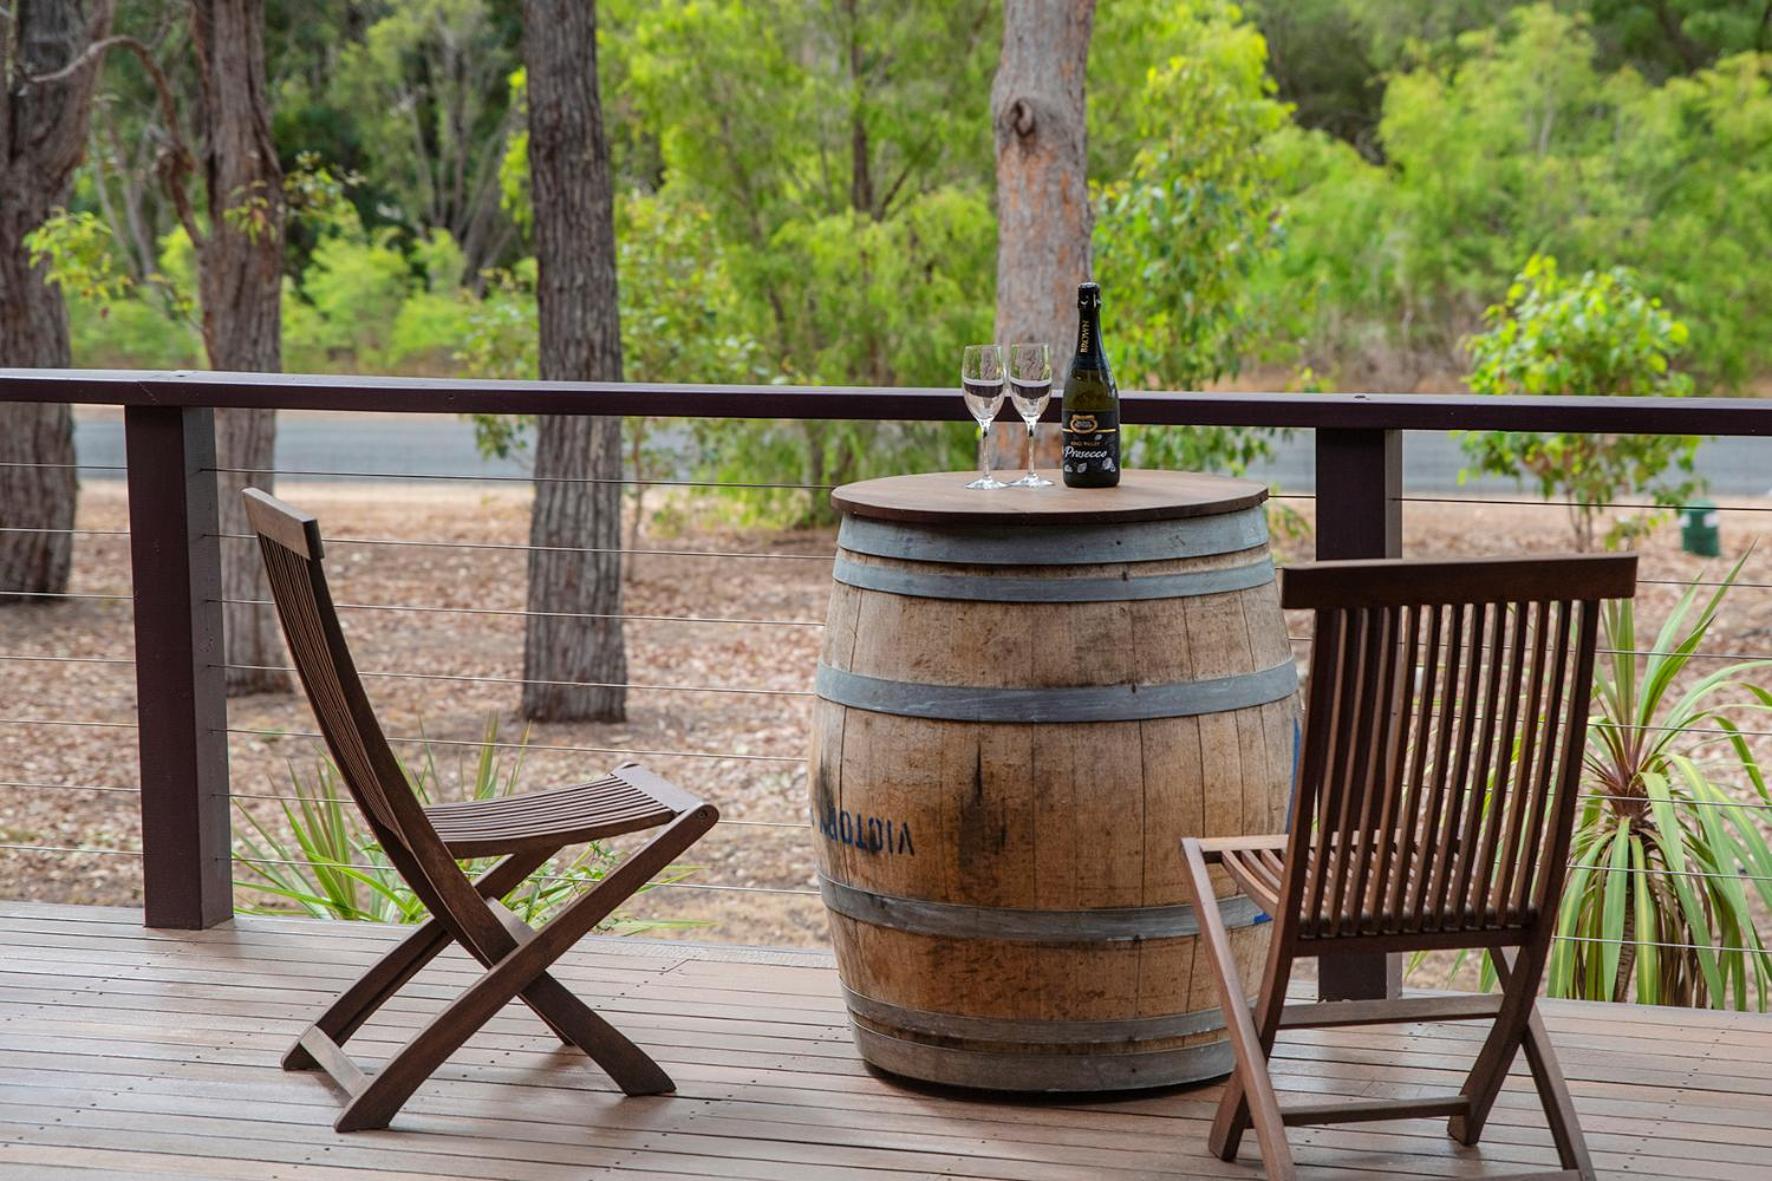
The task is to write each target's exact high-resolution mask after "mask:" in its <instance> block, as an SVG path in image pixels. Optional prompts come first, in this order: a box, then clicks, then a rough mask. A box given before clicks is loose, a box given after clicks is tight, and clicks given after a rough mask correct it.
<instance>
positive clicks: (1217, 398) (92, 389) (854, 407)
mask: <svg viewBox="0 0 1772 1181" xmlns="http://www.w3.org/2000/svg"><path fill="white" fill-rule="evenodd" d="M0 402H70V403H75V404H80V405H103V406H165V407H182V406H216V407H251V408H260V409H279V410H346V411H372V412H375V413H397V414H606V415H616V416H624V415H644V416H649V417H659V418H790V419H879V420H892V421H942V420H952V421H963V420H965V419H966V418H967V414H966V410H965V407H964V406H963V404H962V403H961V401H960V399H959V398H957V397H955V395H954V391H953V390H951V389H915V388H871V387H865V386H778V385H654V384H646V383H641V382H540V381H470V380H466V379H457V378H435V377H353V376H335V375H332V374H299V373H211V372H207V371H189V370H172V371H165V372H161V371H153V370H130V369H0ZM1121 403H1122V414H1123V417H1124V419H1125V421H1127V422H1130V423H1142V424H1149V425H1188V426H1259V427H1310V428H1317V429H1327V430H1338V429H1339V430H1350V429H1351V430H1425V431H1439V430H1510V431H1543V430H1556V431H1590V432H1602V431H1603V432H1606V433H1610V434H1682V435H1772V398H1615V397H1582V396H1558V397H1478V396H1475V395H1471V394H1295V393H1283V394H1281V393H1276V394H1262V393H1234V394H1232V393H1167V392H1160V391H1148V390H1125V391H1122V392H1121ZM1057 413H1058V411H1057V403H1056V402H1055V403H1054V404H1053V406H1052V407H1050V408H1048V411H1047V417H1048V418H1049V419H1054V420H1055V419H1056V416H1057Z"/></svg>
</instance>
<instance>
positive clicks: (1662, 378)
mask: <svg viewBox="0 0 1772 1181" xmlns="http://www.w3.org/2000/svg"><path fill="white" fill-rule="evenodd" d="M1484 319H1485V320H1486V321H1487V322H1488V324H1489V330H1488V331H1487V332H1484V333H1481V334H1479V335H1477V336H1474V337H1472V338H1471V339H1470V341H1469V342H1468V347H1469V349H1470V355H1471V372H1470V376H1469V377H1468V378H1467V379H1466V380H1467V381H1468V383H1469V384H1470V388H1471V390H1472V392H1474V393H1478V394H1528V395H1536V394H1563V395H1567V394H1580V395H1595V396H1600V395H1607V396H1612V397H1629V396H1637V395H1650V394H1658V395H1661V396H1662V397H1680V396H1683V395H1686V394H1690V393H1691V392H1692V379H1691V378H1690V377H1687V376H1686V375H1685V374H1683V373H1679V372H1676V371H1675V370H1674V369H1673V367H1672V360H1673V358H1674V357H1675V356H1677V355H1678V354H1679V353H1680V351H1681V350H1682V349H1684V348H1685V346H1686V340H1687V334H1686V326H1685V325H1684V324H1682V323H1681V322H1680V321H1679V320H1676V319H1675V318H1674V317H1673V316H1672V315H1671V314H1669V313H1668V311H1667V310H1666V309H1664V308H1663V307H1662V306H1661V301H1660V300H1659V299H1656V298H1654V297H1652V296H1650V295H1647V294H1645V293H1644V292H1643V290H1642V288H1641V285H1640V282H1639V281H1638V279H1637V277H1636V276H1635V275H1634V274H1632V273H1631V272H1630V271H1628V270H1625V269H1624V268H1622V267H1614V268H1613V269H1612V270H1609V271H1604V272H1594V271H1588V272H1587V273H1586V274H1584V275H1582V276H1581V277H1580V278H1578V279H1574V280H1570V279H1566V278H1564V277H1563V276H1562V275H1560V274H1559V273H1558V271H1557V260H1556V259H1554V258H1548V257H1543V256H1540V255H1534V256H1533V257H1532V258H1531V259H1530V260H1529V261H1528V262H1527V263H1526V269H1525V270H1524V271H1522V272H1521V273H1520V275H1519V277H1518V278H1516V279H1515V280H1514V283H1513V286H1511V287H1509V288H1508V292H1507V298H1506V300H1505V301H1504V302H1502V303H1500V304H1496V305H1495V306H1493V307H1491V308H1490V309H1489V310H1488V311H1487V312H1486V313H1485V314H1484ZM1457 435H1458V438H1459V441H1460V443H1461V444H1462V446H1463V447H1464V450H1465V453H1466V454H1467V455H1468V456H1470V458H1471V459H1472V460H1473V461H1474V463H1475V467H1476V470H1477V471H1481V472H1492V473H1495V474H1498V475H1505V476H1513V477H1515V478H1516V479H1521V478H1525V477H1530V478H1531V479H1532V480H1533V481H1534V482H1535V483H1536V485H1537V487H1538V492H1539V495H1541V496H1543V497H1544V498H1545V499H1547V500H1549V499H1551V498H1553V497H1562V498H1563V499H1564V500H1566V501H1567V502H1568V506H1569V518H1570V525H1571V527H1572V529H1573V531H1574V540H1575V547H1576V548H1577V549H1580V550H1589V549H1592V548H1593V547H1594V542H1595V533H1596V530H1597V527H1598V519H1599V515H1600V513H1601V512H1602V511H1603V509H1604V507H1605V506H1607V505H1609V504H1613V503H1614V502H1616V501H1617V500H1618V498H1619V497H1620V496H1622V495H1624V494H1626V493H1634V494H1638V495H1642V494H1647V495H1649V496H1650V497H1651V498H1652V499H1653V500H1654V502H1655V503H1656V504H1660V505H1678V504H1681V503H1683V502H1684V501H1686V500H1688V499H1690V498H1691V496H1692V495H1693V494H1694V493H1695V492H1697V490H1698V489H1699V488H1700V487H1701V486H1702V482H1701V481H1699V480H1698V479H1696V478H1690V477H1691V473H1692V464H1693V458H1694V456H1695V455H1696V454H1697V451H1698V443H1699V440H1698V439H1697V438H1696V437H1694V436H1690V435H1611V434H1598V433H1593V432H1573V431H1567V432H1558V433H1554V434H1539V433H1533V432H1529V431H1473V432H1458V433H1457ZM1669 469H1673V470H1674V471H1676V472H1679V473H1682V474H1684V475H1685V476H1686V477H1688V478H1685V479H1680V480H1678V481H1677V482H1674V483H1668V482H1665V481H1664V480H1663V476H1664V475H1666V473H1667V472H1668V471H1669ZM1653 519H1654V518H1653V517H1651V516H1649V515H1647V514H1644V515H1639V516H1636V517H1626V518H1621V519H1620V520H1619V521H1618V522H1617V523H1616V524H1614V525H1613V527H1612V529H1611V531H1610V532H1609V533H1608V535H1607V537H1606V539H1605V540H1606V542H1607V543H1608V544H1609V545H1610V544H1616V543H1617V542H1619V541H1621V540H1624V539H1625V538H1628V537H1631V536H1634V535H1636V534H1639V533H1641V532H1643V531H1644V530H1645V529H1647V528H1648V527H1649V525H1650V524H1651V523H1652V521H1653Z"/></svg>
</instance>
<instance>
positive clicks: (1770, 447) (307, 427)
mask: <svg viewBox="0 0 1772 1181" xmlns="http://www.w3.org/2000/svg"><path fill="white" fill-rule="evenodd" d="M74 440H75V448H76V450H77V451H78V452H79V457H80V460H81V462H83V463H93V464H107V465H113V464H121V463H122V462H123V424H122V423H121V422H118V421H109V420H92V419H86V420H82V421H80V422H79V424H78V426H77V427H76V430H75V435H74ZM1277 450H1278V454H1277V455H1276V456H1275V458H1274V461H1273V462H1272V463H1269V464H1266V465H1263V466H1262V467H1261V468H1260V469H1259V470H1257V471H1255V472H1253V473H1251V474H1253V475H1255V476H1257V477H1258V478H1260V479H1263V480H1266V481H1268V482H1270V483H1273V484H1277V485H1278V486H1279V487H1281V488H1282V489H1298V490H1308V489H1309V488H1310V487H1311V486H1312V484H1313V483H1314V480H1315V468H1316V464H1315V459H1314V456H1313V453H1312V445H1311V433H1310V432H1309V431H1300V432H1298V433H1297V434H1296V435H1295V436H1294V437H1293V438H1292V439H1291V440H1290V441H1288V442H1285V443H1281V444H1279V445H1278V448H1277ZM1462 466H1463V457H1462V454H1461V453H1460V452H1459V450H1458V445H1457V444H1456V443H1455V442H1453V440H1452V439H1451V437H1450V436H1448V435H1445V434H1442V433H1435V432H1425V431H1409V432H1406V434H1405V436H1404V441H1403V485H1404V488H1405V489H1407V490H1408V491H1411V492H1420V493H1437V492H1453V491H1458V490H1460V488H1461V486H1460V485H1459V483H1458V472H1459V469H1460V467H1462ZM277 467H278V468H279V469H282V470H286V471H310V472H316V471H317V472H385V473H398V474H401V475H417V474H433V475H522V474H524V471H525V468H524V465H523V464H522V463H521V462H520V461H513V460H496V459H494V460H488V459H484V458H482V457H481V456H480V455H479V453H478V452H477V451H476V450H475V448H474V432H473V428H472V427H471V426H470V425H469V424H468V423H466V422H464V421H462V420H460V419H457V418H455V417H452V416H449V415H405V416H399V415H375V416H360V417H346V416H342V415H306V414H299V413H293V412H287V411H286V412H284V413H283V414H282V415H281V416H280V418H279V423H278V428H277ZM1699 470H1700V471H1701V472H1703V473H1704V475H1705V476H1706V477H1707V478H1708V479H1709V480H1710V485H1711V492H1712V494H1713V495H1719V496H1729V495H1735V496H1767V495H1772V440H1769V439H1718V440H1714V441H1711V442H1708V443H1706V444H1705V445H1704V447H1703V449H1702V450H1701V451H1700V453H1699ZM120 476H121V473H120V472H88V473H87V474H86V478H88V479H115V478H118V477H120ZM285 478H286V479H288V480H292V481H294V480H298V479H300V477H293V476H292V477H285ZM1514 488H1515V485H1514V483H1513V482H1512V481H1510V480H1504V479H1498V478H1494V477H1484V478H1480V479H1477V480H1473V481H1471V482H1470V483H1468V484H1465V485H1463V486H1462V490H1463V491H1467V492H1473V491H1478V490H1481V491H1488V492H1511V491H1513V490H1514Z"/></svg>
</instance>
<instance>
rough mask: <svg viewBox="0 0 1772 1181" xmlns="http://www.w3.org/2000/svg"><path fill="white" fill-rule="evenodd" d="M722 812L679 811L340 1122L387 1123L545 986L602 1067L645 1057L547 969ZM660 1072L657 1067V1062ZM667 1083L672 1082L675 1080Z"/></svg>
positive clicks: (503, 965) (410, 1051) (403, 1056)
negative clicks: (522, 997) (575, 1009)
mask: <svg viewBox="0 0 1772 1181" xmlns="http://www.w3.org/2000/svg"><path fill="white" fill-rule="evenodd" d="M716 816H717V814H716V813H715V812H714V810H713V809H712V808H710V807H706V806H703V807H701V808H697V809H696V810H695V811H693V812H688V813H685V814H683V815H682V816H679V817H678V818H677V819H676V820H674V821H673V822H672V823H671V825H670V826H669V827H668V828H666V829H665V830H664V832H662V833H661V834H659V836H657V837H655V838H654V839H653V840H652V841H651V842H649V843H648V844H647V845H646V846H645V847H644V848H642V849H640V850H639V851H638V852H636V853H634V854H633V855H632V856H630V857H629V858H628V859H627V860H626V861H624V862H622V863H621V865H619V866H617V867H616V868H615V870H614V871H613V872H611V873H610V874H609V876H608V877H606V878H604V879H603V881H602V883H601V884H599V885H598V886H597V887H595V888H594V889H592V890H590V891H589V892H588V893H586V894H585V895H583V896H582V897H580V898H579V899H578V900H577V901H575V902H573V903H572V904H571V905H570V906H568V907H567V908H566V909H565V911H563V912H562V913H561V914H560V915H559V916H558V917H557V918H555V919H554V921H552V922H550V923H549V924H547V926H545V927H542V928H541V929H540V930H538V931H537V932H536V933H535V937H534V938H533V939H530V940H529V941H528V942H526V943H523V944H520V945H519V946H517V947H516V948H515V949H514V950H512V951H511V952H510V954H508V955H506V956H505V957H504V958H503V959H501V960H499V961H498V963H496V964H494V965H493V966H492V967H491V969H490V970H488V971H487V973H486V974H485V975H484V976H481V977H480V978H479V979H478V980H476V981H475V982H474V983H473V984H472V985H471V986H470V987H469V988H468V990H467V991H466V992H464V993H462V994H461V995H460V996H458V997H456V998H455V1000H453V1001H451V1002H450V1004H449V1006H448V1007H447V1008H446V1009H444V1010H443V1012H442V1013H441V1014H440V1015H439V1016H438V1017H437V1018H436V1020H434V1021H432V1022H431V1023H430V1024H429V1025H427V1026H425V1027H424V1028H423V1029H421V1030H420V1031H419V1032H418V1034H417V1035H416V1036H415V1037H414V1038H413V1039H412V1040H411V1041H410V1042H408V1043H407V1044H406V1045H405V1046H404V1047H402V1048H401V1049H400V1051H399V1052H398V1053H397V1054H395V1055H394V1057H393V1058H391V1059H390V1060H389V1061H388V1063H387V1065H386V1066H385V1067H383V1068H382V1070H381V1071H380V1072H379V1073H378V1074H376V1075H374V1076H372V1077H371V1078H370V1079H369V1080H368V1082H367V1084H366V1085H365V1086H364V1087H363V1088H362V1089H361V1090H360V1091H358V1092H357V1093H356V1094H355V1095H353V1096H352V1098H351V1100H350V1102H349V1103H348V1104H346V1106H345V1109H344V1111H343V1112H342V1113H341V1114H340V1115H339V1117H338V1121H337V1122H336V1123H335V1124H334V1125H333V1127H334V1128H336V1129H337V1130H338V1131H340V1132H355V1131H362V1130H365V1129H369V1128H385V1127H387V1125H388V1123H389V1121H390V1120H392V1119H393V1118H394V1115H395V1113H396V1112H398V1111H399V1110H400V1108H401V1107H402V1106H404V1105H405V1103H406V1100H407V1099H409V1098H410V1097H411V1096H412V1093H413V1092H414V1091H415V1090H417V1089H418V1087H419V1085H420V1084H422V1083H423V1082H424V1081H425V1080H426V1079H427V1078H429V1077H430V1076H431V1074H432V1073H433V1072H434V1071H435V1070H436V1069H437V1068H438V1067H439V1066H441V1065H442V1064H443V1063H444V1061H445V1060H446V1059H448V1057H449V1056H450V1055H451V1054H453V1053H455V1051H456V1050H458V1049H460V1048H461V1046H462V1043H464V1042H466V1041H467V1040H468V1038H470V1037H472V1036H473V1035H474V1033H476V1032H477V1031H478V1030H479V1029H480V1028H481V1027H482V1026H484V1025H485V1024H486V1022H487V1021H489V1020H491V1019H492V1017H493V1016H494V1014H496V1013H497V1012H498V1011H499V1010H500V1009H502V1008H504V1006H505V1005H506V1004H508V1003H509V1002H510V1001H511V1000H513V999H514V998H516V997H517V996H518V995H519V994H525V993H527V992H528V991H529V990H531V989H533V988H539V989H540V991H541V993H542V995H543V997H544V998H547V999H544V1000H543V1001H542V1004H543V1005H546V1006H548V1008H549V1014H550V1015H551V1016H552V1018H553V1019H554V1020H562V1018H563V1024H565V1026H566V1028H567V1030H568V1032H569V1033H572V1034H573V1035H574V1036H573V1041H574V1042H575V1043H577V1044H580V1045H582V1044H583V1043H579V1042H578V1036H577V1035H578V1034H583V1036H584V1037H585V1040H586V1041H588V1042H590V1043H591V1046H595V1047H596V1048H595V1049H592V1048H591V1046H585V1047H584V1048H585V1051H586V1053H588V1054H590V1055H591V1057H592V1058H593V1059H595V1060H596V1061H597V1062H599V1063H600V1064H601V1063H602V1062H604V1061H605V1060H609V1061H614V1062H617V1063H618V1064H622V1063H627V1062H629V1061H631V1059H632V1056H634V1055H638V1056H639V1057H640V1058H645V1057H646V1055H645V1053H644V1051H642V1050H640V1049H639V1047H637V1046H634V1045H633V1043H632V1042H629V1041H628V1040H627V1039H626V1038H624V1037H622V1036H621V1035H620V1034H619V1033H616V1031H615V1030H614V1029H612V1028H609V1027H608V1025H607V1023H606V1022H603V1021H602V1019H601V1018H596V1021H595V1024H594V1025H589V1026H586V1027H583V1028H575V1027H574V1025H573V1022H574V1021H575V1015H574V1014H572V1013H569V1012H563V1009H562V1003H561V1002H560V1001H559V1000H558V999H557V998H558V997H559V996H561V995H565V996H570V995H571V994H570V993H567V992H566V990H565V988H564V987H563V986H560V985H559V984H557V983H556V982H553V978H552V977H551V976H548V975H547V969H548V967H549V966H550V965H552V964H553V962H554V961H555V960H557V959H559V958H560V957H561V956H562V955H564V954H565V953H566V952H567V951H569V950H570V949H571V948H572V947H573V945H574V944H576V943H577V942H578V941H579V940H580V939H581V938H583V937H584V936H585V935H587V934H589V933H590V931H591V930H592V929H593V928H595V927H596V925H597V924H598V923H600V922H602V921H603V920H604V919H605V918H607V917H609V914H610V912H612V911H613V910H614V909H615V908H616V907H617V906H619V905H621V903H623V902H625V901H626V900H627V899H628V898H629V897H631V896H632V895H633V894H634V893H635V892H636V891H637V890H639V889H640V887H641V886H643V885H645V884H646V882H647V881H648V880H649V879H650V878H651V877H652V875H653V874H655V873H657V872H658V871H660V870H662V869H663V868H664V867H665V866H667V865H669V864H670V863H671V861H673V860H674V859H675V858H676V857H677V855H678V854H680V853H681V852H682V851H683V850H684V849H687V848H688V847H689V846H690V845H692V844H694V843H695V842H696V841H697V840H699V839H700V837H701V836H702V834H703V833H705V832H707V830H708V829H709V828H712V827H713V824H714V820H715V819H716ZM556 990H557V991H556ZM586 1011H587V1012H588V1010H586ZM593 1016H594V1014H593ZM605 1030H607V1033H605V1032H604V1031H605ZM647 1061H648V1062H650V1059H647ZM653 1069H654V1070H657V1069H658V1067H657V1065H656V1064H653ZM659 1074H660V1075H663V1071H662V1070H660V1071H659ZM665 1081H666V1082H667V1083H668V1082H669V1079H668V1077H666V1078H665ZM624 1089H625V1087H624Z"/></svg>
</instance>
